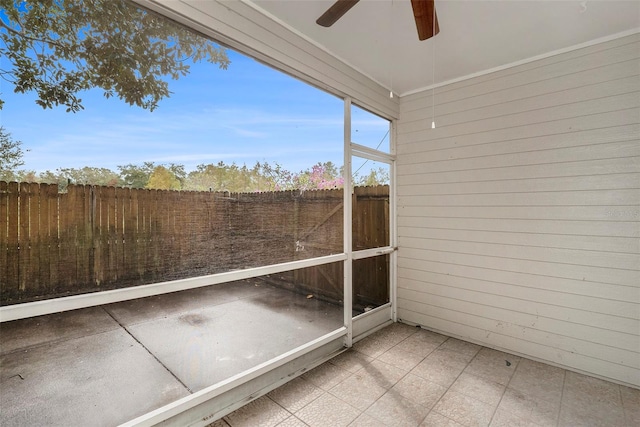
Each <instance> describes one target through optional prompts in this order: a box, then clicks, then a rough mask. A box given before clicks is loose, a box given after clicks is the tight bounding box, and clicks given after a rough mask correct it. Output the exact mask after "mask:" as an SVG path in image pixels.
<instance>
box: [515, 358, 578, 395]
mask: <svg viewBox="0 0 640 427" xmlns="http://www.w3.org/2000/svg"><path fill="white" fill-rule="evenodd" d="M564 374H565V370H564V369H562V368H557V367H555V366H551V365H547V364H544V363H540V362H534V361H533V360H529V359H522V360H520V362H519V363H518V367H517V368H516V372H515V373H514V374H513V378H511V382H510V383H509V387H510V388H513V389H515V390H518V391H521V392H523V393H527V394H529V395H531V396H535V397H538V398H540V399H546V400H551V401H559V400H560V398H561V397H562V387H563V385H564Z"/></svg>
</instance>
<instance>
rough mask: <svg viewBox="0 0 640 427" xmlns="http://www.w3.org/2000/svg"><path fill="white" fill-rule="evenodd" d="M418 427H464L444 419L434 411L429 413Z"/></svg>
mask: <svg viewBox="0 0 640 427" xmlns="http://www.w3.org/2000/svg"><path fill="white" fill-rule="evenodd" d="M420 427H464V426H463V425H462V424H458V423H457V422H455V421H453V420H452V419H450V418H447V417H445V416H444V415H441V414H439V413H437V412H436V411H431V412H429V415H427V418H425V419H424V421H423V422H422V424H420Z"/></svg>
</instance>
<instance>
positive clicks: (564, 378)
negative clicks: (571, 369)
mask: <svg viewBox="0 0 640 427" xmlns="http://www.w3.org/2000/svg"><path fill="white" fill-rule="evenodd" d="M566 384H567V370H566V369H563V370H562V391H561V392H560V409H558V416H557V417H556V426H559V425H560V415H561V414H562V406H563V405H562V402H563V401H564V389H565V387H566Z"/></svg>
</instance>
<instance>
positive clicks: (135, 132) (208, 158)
mask: <svg viewBox="0 0 640 427" xmlns="http://www.w3.org/2000/svg"><path fill="white" fill-rule="evenodd" d="M228 54H229V56H230V59H231V65H230V66H229V68H228V69H227V70H220V69H219V68H218V67H217V66H216V65H213V64H208V63H203V64H195V65H192V70H191V73H190V74H189V75H188V76H186V77H183V78H181V79H180V80H172V81H171V82H170V90H171V91H172V92H173V94H172V96H171V97H170V98H168V99H165V100H163V101H161V103H160V106H159V108H158V109H156V110H155V111H153V112H149V111H145V110H142V109H140V108H138V107H130V106H129V105H127V104H125V103H124V102H123V101H121V100H119V99H117V98H111V99H106V98H104V96H103V95H102V91H101V90H99V89H94V90H91V91H88V92H85V93H83V94H82V96H81V98H82V99H83V105H84V106H85V109H84V110H82V111H80V112H78V113H75V114H74V113H67V112H65V108H64V107H58V108H55V109H53V110H43V109H42V108H41V107H40V106H38V105H36V104H35V103H34V100H35V95H33V94H14V93H13V88H12V87H11V86H10V85H9V84H8V83H6V82H2V86H1V87H0V91H1V92H2V97H3V99H4V100H5V105H4V109H3V110H0V122H1V124H2V125H3V126H4V127H5V128H6V129H7V130H8V131H9V132H10V133H11V134H12V137H13V138H14V139H17V140H20V141H22V142H23V148H24V149H28V150H29V151H28V152H26V153H25V158H24V160H25V165H24V166H23V168H25V169H28V170H35V171H37V172H41V171H44V170H55V169H57V168H63V167H71V168H80V167H83V166H93V167H105V168H110V169H113V170H116V166H117V165H123V164H129V163H134V164H140V163H142V162H145V161H152V162H156V163H178V164H183V165H185V167H186V169H187V171H189V170H192V169H194V168H195V166H196V165H198V164H203V163H205V164H208V163H217V162H219V161H224V162H225V163H227V164H230V163H232V162H235V163H237V164H239V165H242V164H247V166H252V165H253V164H255V162H256V161H261V162H262V161H268V162H270V163H274V162H278V163H279V164H281V165H282V166H283V167H285V168H286V169H288V170H290V171H293V172H297V171H300V170H303V169H306V168H308V167H310V166H312V165H313V164H315V163H317V162H324V161H332V162H334V163H335V164H336V165H342V163H343V157H342V156H343V154H342V146H343V142H342V139H343V123H342V117H343V102H342V100H341V99H339V98H336V97H334V96H332V95H329V94H327V93H325V92H322V91H320V90H318V89H316V88H314V87H312V86H310V85H307V84H305V83H302V82H300V81H298V80H296V79H294V78H292V77H290V76H288V75H285V74H284V73H281V72H279V71H276V70H274V69H271V68H270V67H267V66H265V65H263V64H261V63H258V62H257V61H254V60H253V59H251V58H248V57H246V56H244V55H241V54H238V53H236V52H234V51H231V50H229V51H228ZM353 116H354V117H353V135H354V137H353V139H354V140H355V142H358V143H361V144H363V145H368V146H373V147H375V146H376V145H378V143H379V142H380V141H381V139H382V138H383V137H384V135H385V133H386V131H387V129H388V125H387V122H386V121H384V120H382V119H379V118H377V117H375V116H373V115H371V114H369V113H367V112H364V111H362V110H360V109H356V110H355V111H354V112H353ZM385 144H386V146H387V147H388V139H386V140H385V141H384V143H383V147H384V146H385ZM356 167H357V165H356Z"/></svg>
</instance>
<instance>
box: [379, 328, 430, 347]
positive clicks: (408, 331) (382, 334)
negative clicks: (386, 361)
mask: <svg viewBox="0 0 640 427" xmlns="http://www.w3.org/2000/svg"><path fill="white" fill-rule="evenodd" d="M419 330H420V328H418V327H415V326H409V325H405V324H404V323H393V324H391V325H389V326H387V327H386V328H383V329H381V330H379V331H377V332H375V333H374V334H373V335H374V336H376V337H378V339H380V338H382V339H388V340H390V341H391V342H395V344H397V343H399V342H400V341H402V340H404V339H405V338H407V337H410V336H411V335H413V334H415V333H416V332H418V331H419Z"/></svg>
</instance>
